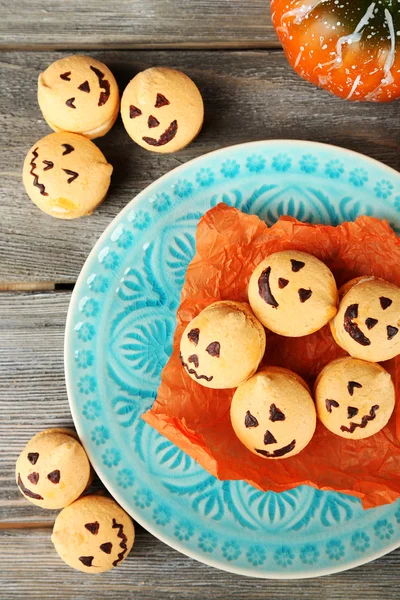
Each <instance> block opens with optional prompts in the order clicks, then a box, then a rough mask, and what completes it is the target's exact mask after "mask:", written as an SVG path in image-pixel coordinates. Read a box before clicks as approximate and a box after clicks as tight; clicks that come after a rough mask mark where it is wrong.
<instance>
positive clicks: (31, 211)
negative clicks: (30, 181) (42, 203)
mask: <svg viewBox="0 0 400 600" xmlns="http://www.w3.org/2000/svg"><path fill="white" fill-rule="evenodd" d="M60 4H64V3H60ZM93 55H94V56H95V57H97V58H99V59H100V60H104V61H105V62H106V63H107V64H109V66H110V67H111V69H112V70H113V71H114V72H115V74H116V76H117V79H118V81H119V84H120V86H121V89H123V88H124V86H125V85H126V83H127V82H128V81H129V79H130V78H131V77H132V76H133V75H134V74H135V73H136V72H137V71H139V70H142V69H145V68H147V67H149V66H151V65H157V64H160V65H170V66H173V67H177V68H180V69H182V70H184V71H186V72H187V73H188V74H189V75H190V76H192V77H193V79H194V80H195V81H196V82H197V83H198V85H199V87H200V89H201V91H202V93H203V95H204V100H205V106H206V120H205V125H204V129H203V131H202V133H201V134H200V136H199V138H198V139H197V140H196V141H195V142H194V143H193V144H192V145H191V146H189V147H188V148H187V149H185V150H183V151H181V152H180V153H178V154H176V155H158V154H154V153H152V152H147V151H146V150H143V149H142V148H139V147H138V146H137V145H135V144H134V143H133V142H132V141H131V140H130V138H129V137H128V135H127V134H126V133H125V130H124V129H123V126H122V123H121V121H120V120H119V121H118V122H117V124H116V126H115V127H114V128H113V129H112V131H111V132H110V133H109V134H108V135H107V136H105V137H104V138H101V139H100V140H99V141H98V144H99V146H100V147H101V149H102V150H103V151H104V153H105V155H106V157H107V158H108V160H109V161H110V162H111V163H112V164H113V165H114V167H115V169H114V175H113V180H112V186H111V189H110V193H109V196H108V198H107V200H106V201H105V203H104V204H103V205H102V206H101V207H100V208H99V210H97V211H96V212H95V214H94V215H92V216H91V217H88V218H84V219H81V220H75V221H60V220H57V219H53V218H51V217H48V216H47V215H44V214H43V213H41V212H40V211H39V210H38V209H37V208H36V207H35V206H34V205H33V204H32V203H31V202H30V200H29V199H28V197H27V196H26V194H25V192H24V189H23V186H22V183H21V174H20V170H21V165H22V162H23V160H24V156H25V154H26V152H27V150H28V149H29V147H30V146H31V145H32V144H33V143H34V142H35V141H36V140H38V139H39V138H40V137H42V136H43V135H46V134H47V133H49V129H48V127H47V125H46V124H45V123H44V121H43V119H42V117H41V113H40V111H39V108H38V105H37V101H36V80H37V76H38V73H39V72H40V71H41V70H42V69H44V68H45V67H46V66H47V65H48V64H49V63H50V62H52V61H53V60H55V59H56V58H59V57H60V56H63V54H62V53H59V52H53V53H18V52H4V53H2V55H1V57H0V82H1V83H0V86H1V93H0V119H1V124H2V127H1V131H0V143H1V145H2V147H3V148H4V151H3V152H2V153H1V156H0V177H1V183H2V185H1V189H0V203H1V207H2V218H1V220H0V282H2V283H6V284H12V283H15V282H46V281H49V282H51V281H56V282H63V283H71V282H74V281H75V280H76V278H77V276H78V274H79V271H80V269H81V267H82V265H83V263H84V261H85V258H86V256H87V255H88V253H89V251H90V250H91V248H92V246H93V244H94V243H95V242H96V240H97V239H98V237H99V236H100V234H101V233H102V231H103V230H104V229H105V227H106V226H107V225H108V223H109V222H110V221H111V219H112V218H113V217H114V216H115V215H117V214H118V212H119V211H120V210H121V209H122V208H123V207H124V206H125V205H126V203H127V202H128V201H129V200H130V199H131V198H132V197H134V196H135V195H136V194H137V193H138V192H139V191H141V190H142V189H143V188H144V187H146V186H147V185H149V184H150V183H151V182H152V181H154V180H155V179H156V178H158V177H159V176H161V175H163V174H164V173H167V172H168V171H170V170H171V169H173V168H174V167H176V166H177V165H179V164H181V163H183V162H185V161H187V160H190V159H191V158H194V157H197V156H200V155H202V154H204V153H205V152H209V151H211V150H215V149H217V148H220V147H222V146H228V145H231V144H236V143H240V142H246V141H251V140H259V139H263V138H264V139H270V138H300V139H312V140H316V141H321V142H328V143H333V144H336V145H340V146H344V147H348V148H350V149H353V150H358V151H361V152H364V153H367V154H370V155H371V156H372V157H374V158H377V159H380V160H382V161H383V162H386V163H387V164H389V165H390V166H392V167H394V168H400V153H399V151H398V149H399V139H400V120H399V119H398V115H397V112H398V110H397V109H398V104H397V103H392V104H380V105H379V104H356V103H349V102H347V103H346V102H344V101H343V100H340V99H338V98H335V97H333V96H330V95H329V94H327V93H326V92H324V91H322V90H319V89H317V88H315V87H313V86H311V85H310V84H308V83H306V82H304V81H303V80H301V79H300V78H299V77H298V76H297V75H296V74H295V73H294V72H293V71H292V70H291V69H290V67H289V66H288V64H287V62H286V59H285V57H284V55H283V53H282V52H281V51H268V52H267V51H259V52H253V51H251V52H180V51H174V52H167V51H165V52H125V51H119V52H94V53H93Z"/></svg>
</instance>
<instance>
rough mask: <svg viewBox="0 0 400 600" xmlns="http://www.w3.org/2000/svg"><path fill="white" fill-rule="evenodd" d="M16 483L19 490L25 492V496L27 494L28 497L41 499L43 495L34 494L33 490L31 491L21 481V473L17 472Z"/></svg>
mask: <svg viewBox="0 0 400 600" xmlns="http://www.w3.org/2000/svg"><path fill="white" fill-rule="evenodd" d="M17 483H18V487H19V489H20V490H21V492H22V493H23V494H25V496H28V498H33V499H34V500H43V496H40V494H35V492H32V491H31V490H30V489H29V488H27V487H26V486H25V485H24V484H23V483H22V479H21V475H20V474H19V473H18V480H17Z"/></svg>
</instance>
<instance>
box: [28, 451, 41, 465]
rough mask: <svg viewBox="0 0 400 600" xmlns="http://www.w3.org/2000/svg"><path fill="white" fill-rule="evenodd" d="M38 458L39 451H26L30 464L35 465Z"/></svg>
mask: <svg viewBox="0 0 400 600" xmlns="http://www.w3.org/2000/svg"><path fill="white" fill-rule="evenodd" d="M38 458H39V452H28V460H29V462H30V463H31V465H36V463H37V461H38Z"/></svg>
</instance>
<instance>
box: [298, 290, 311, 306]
mask: <svg viewBox="0 0 400 600" xmlns="http://www.w3.org/2000/svg"><path fill="white" fill-rule="evenodd" d="M298 294H299V298H300V302H301V303H302V304H303V302H306V300H309V298H311V296H312V291H311V290H305V289H304V288H300V289H299V290H298Z"/></svg>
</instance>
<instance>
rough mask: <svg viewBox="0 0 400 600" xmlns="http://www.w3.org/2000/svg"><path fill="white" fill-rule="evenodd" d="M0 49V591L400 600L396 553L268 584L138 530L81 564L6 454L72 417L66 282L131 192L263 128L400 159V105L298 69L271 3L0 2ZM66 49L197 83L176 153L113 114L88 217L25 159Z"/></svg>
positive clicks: (125, 70)
mask: <svg viewBox="0 0 400 600" xmlns="http://www.w3.org/2000/svg"><path fill="white" fill-rule="evenodd" d="M0 49H1V50H2V52H1V55H0V88H1V89H0V119H1V129H0V136H1V137H0V141H1V146H0V148H1V149H0V180H1V188H0V207H1V209H0V210H1V215H0V291H1V292H2V293H0V480H1V485H0V556H1V569H0V598H1V599H4V600H11V599H14V598H19V599H20V598H29V599H34V598H40V599H41V600H45V599H47V598H54V599H57V598H59V599H62V600H69V599H79V600H86V599H92V598H93V599H95V598H96V599H97V600H98V599H102V598H116V597H122V598H140V599H148V598H156V597H157V598H158V597H160V598H162V599H163V600H165V599H169V598H170V599H174V600H175V599H176V600H178V599H180V598H202V599H203V598H210V599H211V598H212V599H215V600H216V599H219V598H221V599H228V598H229V599H230V598H245V599H248V600H252V599H258V598H259V599H261V598H263V599H269V598H271V599H275V598H276V599H278V598H279V599H287V600H289V599H290V600H293V599H295V598H304V599H307V600H311V599H318V600H328V599H332V600H333V599H338V600H339V599H340V600H343V599H345V598H350V597H351V598H352V600H358V599H359V600H367V599H370V600H381V599H382V600H383V599H384V600H389V599H392V600H394V599H395V598H396V599H398V598H399V596H400V592H399V589H400V550H398V551H395V552H393V553H391V554H390V555H388V556H385V557H383V558H381V559H379V560H377V561H375V562H374V563H371V564H369V565H364V566H362V567H359V568H357V569H354V570H352V571H348V572H345V573H341V574H337V575H332V576H329V577H323V578H319V579H314V580H305V581H288V582H285V581H262V580H252V579H249V578H246V577H240V576H235V575H230V574H228V573H224V572H222V571H217V570H215V569H212V568H211V567H208V566H205V565H202V564H200V563H197V562H195V561H194V560H191V559H189V558H187V557H185V556H183V555H180V554H179V553H178V552H176V551H175V550H172V549H170V548H169V547H168V546H166V545H164V544H163V543H162V542H160V541H158V540H157V539H155V538H154V537H152V536H151V535H150V534H149V533H147V532H146V531H145V530H144V529H142V528H141V527H140V526H138V527H137V530H138V533H137V541H136V544H135V546H134V549H133V551H132V553H131V555H130V556H129V558H128V559H127V560H126V562H125V563H124V564H123V566H121V567H120V568H117V569H115V570H113V571H111V572H110V573H106V574H103V575H97V576H92V577H90V576H87V575H84V574H81V573H78V572H76V571H73V570H72V569H70V568H68V567H67V566H66V565H64V564H63V563H62V562H61V561H60V560H59V558H58V557H57V555H56V553H55V551H54V549H53V547H52V544H51V541H50V533H51V527H52V523H53V520H54V517H55V513H54V512H53V511H44V510H41V509H39V508H36V507H35V506H33V505H32V504H29V503H28V502H27V501H26V500H24V498H23V497H22V496H21V495H20V494H19V492H18V490H17V487H16V485H15V482H14V465H15V461H16V458H17V456H18V454H19V452H20V451H21V449H22V448H23V446H24V445H25V443H26V442H27V441H28V440H29V438H30V437H31V436H32V435H33V434H34V433H36V432H37V431H38V430H41V429H44V428H46V427H50V426H53V427H54V426H66V425H67V426H68V425H69V426H71V425H72V419H71V415H70V412H69V408H68V400H67V394H66V389H65V383H64V371H63V335H64V325H65V318H66V314H67V309H68V303H69V299H70V295H71V290H72V289H73V286H74V282H75V281H76V279H77V276H78V274H79V271H80V269H81V267H82V265H83V263H84V261H85V259H86V257H87V255H88V253H89V252H90V250H91V248H92V246H93V244H94V243H95V241H96V240H97V239H98V237H99V236H100V234H101V233H102V232H103V230H104V229H105V227H106V226H107V225H108V224H109V223H110V221H111V220H112V219H113V217H114V216H115V215H117V214H118V212H119V211H120V210H121V209H122V208H123V207H124V206H125V205H126V203H127V202H128V201H129V200H130V199H131V198H133V197H134V196H135V195H136V194H137V193H138V192H139V191H140V190H142V189H143V188H144V187H145V186H147V185H148V184H150V183H151V182H152V181H154V180H155V179H156V178H158V177H159V176H161V175H163V174H164V173H167V172H168V171H170V170H171V169H172V168H174V167H175V166H176V165H178V164H181V163H183V162H186V161H187V160H190V159H192V158H194V157H196V156H200V155H201V154H204V153H205V152H209V151H211V150H215V149H216V148H220V147H223V146H228V145H231V144H236V143H240V142H245V141H251V140H259V139H271V138H300V139H310V140H317V141H322V142H327V143H332V144H337V145H340V146H344V147H346V148H350V149H353V150H358V151H361V152H364V153H365V154H369V155H370V156H372V157H374V158H377V159H379V160H381V161H383V162H384V163H386V164H388V165H390V166H392V167H394V168H397V169H399V170H400V153H399V139H400V119H399V118H398V117H399V112H400V111H399V106H400V105H399V104H398V103H393V104H388V105H372V104H351V103H345V102H344V101H341V100H339V99H337V98H334V97H332V96H330V95H328V94H327V93H325V92H323V91H321V90H319V89H316V88H314V87H312V86H311V85H309V84H307V83H306V82H304V81H302V80H301V79H299V78H298V77H297V76H296V75H295V74H294V73H293V72H292V71H291V69H290V68H289V66H288V65H287V63H286V61H285V58H284V55H283V52H282V50H281V49H280V48H279V45H278V42H277V39H276V36H275V34H274V32H273V29H272V26H271V22H270V17H269V11H268V2H267V0H246V1H243V0H115V1H109V2H107V3H106V2H104V3H102V2H98V1H97V0H86V2H81V1H80V0H68V2H67V1H63V2H60V1H58V0H50V1H46V0H29V1H28V0H14V1H13V2H10V0H0ZM71 50H72V51H85V52H89V51H90V54H91V55H92V56H94V57H96V58H99V59H100V60H102V61H104V62H106V63H107V64H108V65H109V67H110V68H111V70H112V71H113V72H114V73H115V75H116V77H117V80H118V83H119V85H120V87H121V90H122V89H123V88H124V86H125V85H126V84H127V82H128V81H129V80H130V79H131V78H132V77H133V76H134V75H135V74H136V73H137V72H138V71H140V70H142V69H145V68H147V67H150V66H154V65H165V66H171V67H176V68H178V69H182V70H183V71H185V72H186V73H187V74H188V75H189V76H191V77H192V78H193V79H194V80H195V81H196V83H197V84H198V86H199V88H200V90H201V92H202V94H203V97H204V101H205V110H206V119H205V125H204V128H203V131H202V133H201V134H200V136H199V137H198V139H197V140H196V141H195V142H194V143H193V144H192V145H191V146H189V148H187V149H185V150H183V151H182V152H180V153H178V154H176V155H157V154H153V153H151V152H146V151H145V150H143V149H141V148H139V147H138V146H136V145H135V144H134V143H133V142H132V141H131V140H130V139H129V138H128V136H127V135H126V134H125V132H124V129H123V127H122V124H121V122H120V121H118V122H117V124H116V125H115V127H114V128H113V129H112V131H111V132H110V133H109V134H108V135H107V136H105V138H101V139H99V140H96V143H98V145H99V146H100V148H101V149H102V150H103V152H104V153H105V155H106V157H107V159H108V160H109V162H111V163H112V164H113V165H114V175H113V181H112V184H111V188H110V193H109V195H108V197H107V200H106V201H105V203H104V204H103V205H102V206H101V207H100V208H99V210H97V211H96V213H95V214H94V215H93V216H91V217H89V218H84V219H81V220H77V221H71V222H68V221H65V222H63V221H58V220H56V219H51V218H50V217H47V216H46V215H44V214H43V213H41V212H40V211H39V210H38V209H37V208H36V207H35V206H34V205H33V204H32V203H31V202H30V200H29V199H28V197H27V196H26V194H25V193H24V189H23V186H22V182H21V166H22V162H23V160H24V157H25V153H26V152H27V150H28V149H29V147H30V146H31V145H32V144H33V143H34V142H35V141H36V140H37V139H39V138H41V137H42V136H44V135H46V134H48V133H49V129H48V127H47V125H46V124H45V122H44V121H43V118H42V116H41V113H40V111H39V108H38V105H37V101H36V80H37V76H38V74H39V72H40V71H41V70H43V69H44V68H45V67H46V66H47V65H48V64H50V63H51V62H52V61H54V60H55V59H57V58H59V57H60V56H63V55H65V54H66V53H68V52H71ZM96 487H99V484H98V483H97V484H96V483H95V488H96Z"/></svg>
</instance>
